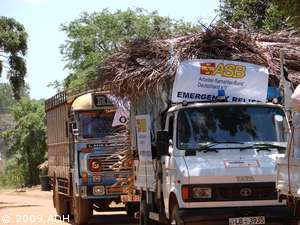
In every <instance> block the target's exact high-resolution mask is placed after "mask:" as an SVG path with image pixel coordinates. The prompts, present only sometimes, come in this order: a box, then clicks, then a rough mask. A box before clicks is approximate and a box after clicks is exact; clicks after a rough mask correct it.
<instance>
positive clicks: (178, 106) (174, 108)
mask: <svg viewBox="0 0 300 225" xmlns="http://www.w3.org/2000/svg"><path fill="white" fill-rule="evenodd" d="M236 105H242V106H246V105H248V106H264V107H278V108H283V107H282V106H281V105H279V104H273V103H260V102H251V103H249V102H247V103H246V102H194V103H187V105H184V104H183V103H179V104H176V105H173V106H171V107H170V109H169V110H168V112H174V111H178V110H180V109H183V108H184V109H186V108H197V107H208V106H228V107H229V106H236Z"/></svg>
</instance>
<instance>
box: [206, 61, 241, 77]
mask: <svg viewBox="0 0 300 225" xmlns="http://www.w3.org/2000/svg"><path fill="white" fill-rule="evenodd" d="M200 74H202V75H208V76H216V75H220V76H222V77H228V78H237V79H241V78H243V77H245V76H246V67H245V66H242V65H235V64H224V63H219V64H216V63H200Z"/></svg>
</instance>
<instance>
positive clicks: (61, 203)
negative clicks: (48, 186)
mask: <svg viewBox="0 0 300 225" xmlns="http://www.w3.org/2000/svg"><path fill="white" fill-rule="evenodd" d="M53 204H54V207H55V208H56V213H57V215H59V216H66V215H67V214H68V203H67V199H66V198H65V197H64V196H63V195H61V194H59V193H58V186H57V185H55V187H54V188H53Z"/></svg>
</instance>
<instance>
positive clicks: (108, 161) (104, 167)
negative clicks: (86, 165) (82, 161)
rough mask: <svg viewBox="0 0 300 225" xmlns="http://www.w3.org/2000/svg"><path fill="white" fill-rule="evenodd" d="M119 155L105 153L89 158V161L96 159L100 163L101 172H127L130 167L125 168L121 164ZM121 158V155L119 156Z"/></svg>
mask: <svg viewBox="0 0 300 225" xmlns="http://www.w3.org/2000/svg"><path fill="white" fill-rule="evenodd" d="M119 156H120V155H118V154H116V152H112V153H109V152H105V153H102V154H97V155H94V156H91V157H89V159H93V158H97V159H99V161H100V162H101V172H111V171H114V172H116V171H124V172H125V171H129V170H131V167H126V166H124V164H123V165H122V166H119V165H121V164H122V158H120V157H119ZM121 157H123V155H121Z"/></svg>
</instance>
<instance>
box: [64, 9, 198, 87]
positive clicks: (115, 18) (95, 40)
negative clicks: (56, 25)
mask: <svg viewBox="0 0 300 225" xmlns="http://www.w3.org/2000/svg"><path fill="white" fill-rule="evenodd" d="M61 29H62V31H64V32H65V33H66V34H67V37H68V39H67V40H66V42H65V43H64V44H63V45H62V46H61V53H62V54H63V56H64V59H65V60H66V62H67V64H66V68H68V69H70V71H71V74H70V76H69V77H67V79H66V80H65V83H64V85H65V87H67V88H76V87H78V86H82V85H86V84H87V83H89V82H92V81H93V79H94V76H95V74H96V68H97V65H99V64H101V62H102V61H103V60H104V59H105V58H106V56H108V55H109V54H110V53H111V52H112V51H114V50H115V49H117V48H119V47H120V45H121V43H122V42H125V41H128V40H131V39H135V38H141V39H145V38H162V37H169V36H171V35H175V34H183V33H186V32H190V31H194V30H196V29H199V28H198V27H195V26H193V25H192V24H190V23H186V22H183V21H182V20H173V19H170V18H169V17H162V16H159V15H158V13H157V12H156V11H154V12H148V11H146V10H144V9H139V8H138V9H135V10H131V9H128V10H126V11H120V10H118V11H116V12H110V11H108V10H107V9H104V10H102V11H101V12H97V13H91V14H89V13H83V14H82V15H81V16H80V17H79V18H78V19H75V20H74V21H72V22H70V23H68V24H64V25H62V27H61Z"/></svg>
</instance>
